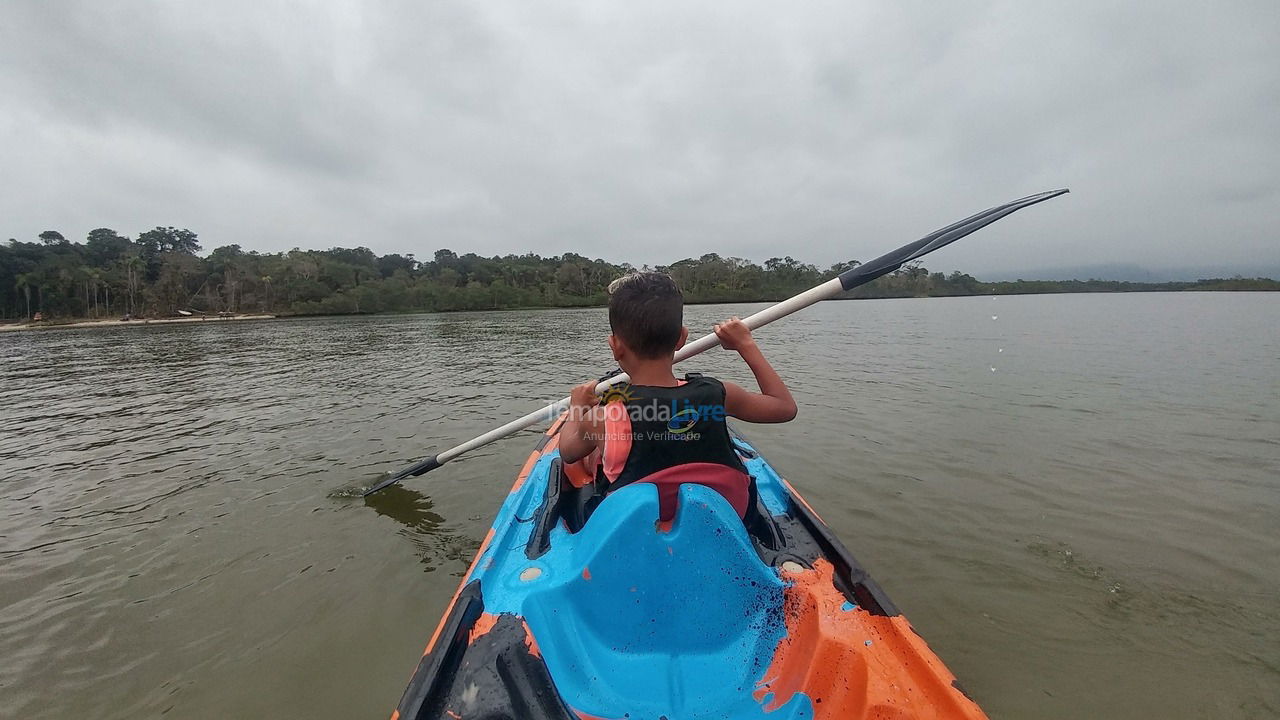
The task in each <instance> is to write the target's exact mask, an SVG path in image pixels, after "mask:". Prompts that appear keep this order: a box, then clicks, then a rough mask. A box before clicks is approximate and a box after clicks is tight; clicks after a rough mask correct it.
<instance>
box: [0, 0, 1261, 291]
mask: <svg viewBox="0 0 1280 720" xmlns="http://www.w3.org/2000/svg"><path fill="white" fill-rule="evenodd" d="M0 172H2V173H3V178H4V179H3V184H2V186H0V187H2V189H0V221H2V222H0V237H4V238H7V237H15V238H18V239H22V240H33V239H35V236H36V235H37V234H38V233H39V232H40V231H42V230H46V229H57V230H60V231H61V232H63V233H64V234H66V235H67V236H68V237H70V238H73V239H80V240H83V237H84V235H85V233H86V232H87V231H88V230H90V229H91V228H95V227H104V226H105V227H110V228H114V229H116V230H117V231H119V232H121V233H124V234H127V235H129V236H136V235H137V234H138V233H139V232H141V231H143V230H146V229H148V228H150V227H154V226H156V225H176V226H179V227H189V228H191V229H192V230H194V231H196V232H197V233H199V235H200V239H201V241H202V243H203V244H204V246H205V249H206V250H210V249H212V248H214V247H216V246H219V245H225V244H231V243H238V244H240V245H241V246H243V247H244V248H246V249H255V250H261V251H277V250H284V249H288V248H291V247H295V246H299V247H303V248H326V247H330V246H334V245H342V246H356V245H365V246H367V247H370V248H372V249H373V250H375V251H376V252H379V253H387V252H402V253H415V254H417V255H418V257H420V258H423V259H426V258H429V256H430V255H431V254H432V252H434V251H435V250H436V249H437V248H441V247H448V248H452V249H453V250H455V251H457V252H459V253H465V252H476V253H480V254H484V255H492V254H505V253H523V252H529V251H532V252H537V253H540V254H543V255H553V254H559V253H562V252H569V251H571V252H578V253H581V254H584V255H588V256H591V257H604V258H606V259H608V260H612V261H616V262H623V261H625V262H631V263H635V264H637V265H639V264H642V263H663V264H665V263H668V262H672V261H674V260H678V259H680V258H683V257H689V256H694V257H696V256H698V255H702V254H703V253H707V252H717V253H720V254H722V255H734V256H741V257H746V258H750V259H752V260H756V261H761V260H764V259H766V258H768V257H772V256H778V255H786V254H789V255H792V256H794V257H795V258H797V259H799V260H802V261H804V262H812V263H815V264H818V265H821V266H826V265H830V264H831V263H833V262H836V261H838V260H842V259H850V258H855V259H861V260H866V259H869V258H871V257H874V256H876V255H879V254H881V253H882V252H884V251H886V250H889V249H892V248H893V247H896V246H898V245H901V244H903V243H905V242H908V241H910V240H914V239H916V238H917V237H919V236H921V235H923V234H925V233H927V232H929V231H931V230H933V229H935V228H937V227H939V226H942V225H945V224H948V223H950V222H952V221H954V220H957V219H959V218H961V217H963V216H965V215H968V214H971V213H973V212H976V211H978V210H981V209H984V208H986V207H989V206H991V205H995V204H999V203H1001V202H1004V201H1007V200H1011V199H1013V198H1016V197H1020V196H1022V195H1027V194H1030V193H1033V192H1037V191H1041V190H1047V189H1052V188H1057V187H1070V188H1071V189H1072V194H1071V195H1068V196H1066V197H1064V198H1059V199H1057V200H1053V201H1051V202H1049V203H1047V204H1044V205H1040V206H1036V207H1035V208H1032V209H1029V210H1024V211H1023V212H1021V213H1019V214H1017V215H1014V216H1013V217H1011V218H1009V219H1007V220H1004V221H1002V222H1001V223H999V224H997V225H995V226H992V227H991V228H989V229H987V230H983V231H982V232H980V233H978V234H976V235H974V236H972V237H970V238H967V239H965V240H963V241H961V242H960V243H957V244H956V245H954V246H951V247H949V248H947V249H946V250H943V251H940V252H939V253H938V254H937V255H935V256H933V257H931V258H929V261H928V263H927V264H928V265H929V266H930V267H931V268H933V269H940V270H950V269H953V268H960V269H964V270H968V271H973V272H976V273H979V274H981V273H999V272H1005V271H1012V270H1021V269H1029V268H1046V267H1063V266H1080V265H1096V264H1102V263H1135V264H1140V265H1144V266H1147V267H1155V268H1163V267H1179V266H1215V267H1216V266H1224V265H1234V266H1241V267H1249V266H1276V265H1280V2H1277V0H1258V1H1257V2H1251V1H1248V0H1232V1H1228V2H1216V3H1169V2H1115V1H1114V0H1108V1H1107V2H1070V3H1068V2H1043V3H1039V2H969V3H934V2H902V1H900V0H893V1H884V2H831V3H818V2H814V3H777V2H768V3H755V2H742V1H740V0H735V1H734V2H722V3H714V2H672V3H665V2H644V3H636V2H629V3H601V2H580V3H552V2H528V1H527V0H521V1H518V2H489V1H486V2H474V1H466V2H462V1H459V2H453V1H452V0H446V1H444V2H439V1H437V2H420V1H415V2H394V3H393V2H329V3H307V2H290V3H276V2H263V1H262V0H253V1H251V2H229V1H226V0H220V1H219V2H215V3H197V2H183V3H179V2H154V3H144V2H101V1H100V0H91V1H86V2H66V1H59V2H46V1H44V0H31V1H25V0H6V1H5V2H3V4H0Z"/></svg>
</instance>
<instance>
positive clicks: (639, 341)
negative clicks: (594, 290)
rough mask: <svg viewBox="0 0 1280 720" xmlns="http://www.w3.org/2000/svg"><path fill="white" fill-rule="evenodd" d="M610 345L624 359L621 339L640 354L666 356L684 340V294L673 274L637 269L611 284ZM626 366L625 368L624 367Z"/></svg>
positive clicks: (628, 347) (648, 358)
mask: <svg viewBox="0 0 1280 720" xmlns="http://www.w3.org/2000/svg"><path fill="white" fill-rule="evenodd" d="M609 327H610V328H611V329H612V330H613V338H611V339H610V342H609V344H610V346H612V347H613V354H614V357H615V358H618V359H619V360H621V355H622V353H621V352H620V351H621V350H622V348H619V347H618V346H617V344H616V341H619V340H620V341H621V343H622V345H624V346H625V349H626V350H629V351H630V352H631V354H633V355H635V356H636V357H637V358H640V359H645V360H654V359H657V358H665V357H668V356H670V355H671V353H673V352H675V350H676V349H677V348H679V347H680V345H682V344H683V343H684V340H685V337H686V336H687V335H688V331H687V330H685V328H684V296H683V295H681V294H680V288H678V287H676V281H675V280H672V279H671V276H670V275H667V274H666V273H660V272H637V273H631V274H630V275H624V276H622V277H620V278H618V279H617V280H614V281H613V283H612V284H610V285H609ZM624 369H625V368H624Z"/></svg>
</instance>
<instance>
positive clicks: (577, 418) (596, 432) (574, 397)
mask: <svg viewBox="0 0 1280 720" xmlns="http://www.w3.org/2000/svg"><path fill="white" fill-rule="evenodd" d="M599 403H600V400H599V398H597V397H596V381H595V380H589V381H587V382H584V383H582V384H581V385H579V386H577V387H575V388H574V389H573V392H571V393H570V394H569V419H568V420H567V421H566V422H565V424H564V427H562V428H560V459H561V460H562V461H564V462H566V463H574V462H577V461H579V460H581V459H582V458H584V457H586V456H588V455H590V454H591V451H592V450H595V449H596V448H597V447H598V446H599V438H600V428H599V427H598V425H599V423H598V422H597V419H596V417H595V416H596V413H595V412H594V409H595V407H596V406H597V405H598V404H599Z"/></svg>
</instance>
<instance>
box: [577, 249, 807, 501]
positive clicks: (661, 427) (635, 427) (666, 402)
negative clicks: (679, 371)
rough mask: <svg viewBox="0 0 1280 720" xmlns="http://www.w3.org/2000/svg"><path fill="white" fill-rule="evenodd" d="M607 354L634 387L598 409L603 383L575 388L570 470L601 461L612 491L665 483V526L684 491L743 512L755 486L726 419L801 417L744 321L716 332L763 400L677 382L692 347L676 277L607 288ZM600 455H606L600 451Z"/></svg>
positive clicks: (649, 277)
mask: <svg viewBox="0 0 1280 720" xmlns="http://www.w3.org/2000/svg"><path fill="white" fill-rule="evenodd" d="M609 293H610V296H609V327H610V329H612V331H613V334H611V335H610V336H609V348H610V349H611V350H612V351H613V357H614V359H615V360H617V361H618V366H619V367H621V368H622V370H623V372H625V373H627V374H628V375H630V376H631V383H630V385H625V384H624V385H619V386H615V387H616V388H617V390H616V391H615V390H614V389H612V388H611V389H610V392H609V393H608V397H610V398H611V399H610V400H609V401H608V402H607V403H606V404H605V406H603V407H598V399H597V397H596V394H595V387H596V384H597V383H596V381H590V382H586V383H583V384H582V385H579V386H578V387H576V388H574V389H573V392H572V394H571V396H570V400H571V406H570V409H569V419H568V421H567V422H566V423H565V425H564V427H563V428H561V430H560V457H561V459H562V460H563V461H564V462H565V463H566V464H571V463H574V462H578V461H580V460H583V459H586V460H587V461H588V463H590V462H592V460H593V459H598V463H596V464H597V467H598V471H597V473H598V475H600V476H602V477H603V479H604V480H607V482H608V492H612V491H614V490H616V489H618V488H620V487H623V486H626V485H629V484H631V483H633V482H652V483H654V484H656V485H658V489H659V497H660V503H661V506H662V508H661V514H662V518H661V519H663V520H670V519H671V517H672V516H673V515H674V512H675V497H676V492H677V491H678V489H679V485H680V483H684V482H691V483H699V484H703V485H708V486H710V487H712V488H714V489H716V490H717V491H719V492H720V494H722V495H724V496H725V499H727V500H728V501H729V503H730V504H731V505H733V507H734V509H735V510H737V511H738V515H739V516H742V515H743V514H744V513H745V512H746V506H747V497H748V494H749V493H748V485H749V483H750V478H749V476H748V475H747V472H746V468H745V467H744V466H743V464H742V461H741V460H740V459H739V458H738V454H737V451H736V450H735V449H734V447H733V442H732V440H730V438H729V430H728V425H727V424H726V416H732V417H735V418H739V419H741V420H746V421H747V422H755V423H778V422H787V421H789V420H791V419H793V418H794V417H795V416H796V403H795V401H794V400H793V399H792V398H791V393H790V391H788V390H787V386H786V384H785V383H783V382H782V378H780V377H778V373H776V372H775V371H774V369H773V367H771V366H770V365H769V362H768V361H767V360H765V358H764V355H763V354H761V352H760V348H758V347H757V346H756V343H755V340H754V339H753V338H752V337H751V331H750V330H749V329H748V328H747V326H746V325H745V324H743V322H742V321H741V320H739V319H738V318H736V317H734V318H730V319H729V320H728V321H726V322H724V323H721V324H719V325H716V326H715V333H716V336H717V337H719V338H720V344H721V346H723V347H724V348H725V349H726V350H734V351H737V352H738V354H739V355H741V356H742V359H743V360H745V361H746V363H747V366H748V367H750V368H751V372H752V373H753V374H754V375H755V378H756V383H757V384H758V385H759V386H760V392H759V393H753V392H749V391H747V390H745V389H743V388H741V387H739V386H738V385H735V384H733V383H722V382H720V381H719V380H715V379H713V378H709V377H704V376H701V375H689V376H687V377H686V378H685V379H683V380H680V379H677V378H676V376H675V373H673V372H672V369H671V365H672V362H673V359H674V355H675V352H676V350H677V349H679V348H680V347H681V346H683V345H684V343H685V340H686V339H688V336H689V329H688V328H686V327H684V325H683V322H684V297H683V296H682V295H681V294H680V289H679V288H678V287H676V283H675V281H674V280H672V279H671V277H670V276H669V275H666V274H664V273H657V272H640V273H632V274H630V275H627V276H625V277H622V278H620V279H618V280H615V281H614V283H613V284H612V285H610V286H609ZM597 450H598V451H599V453H600V454H599V455H598V456H595V455H593V453H594V452H595V451H597Z"/></svg>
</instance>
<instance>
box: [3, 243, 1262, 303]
mask: <svg viewBox="0 0 1280 720" xmlns="http://www.w3.org/2000/svg"><path fill="white" fill-rule="evenodd" d="M200 251H201V246H200V243H199V241H198V237H197V235H196V233H194V232H192V231H191V230H188V229H185V228H181V229H180V228H174V227H157V228H154V229H152V230H148V231H146V232H144V233H141V234H140V235H138V236H137V237H136V238H132V239H131V238H128V237H126V236H123V235H120V234H119V233H117V232H116V231H114V230H111V229H109V228H98V229H95V230H91V231H90V232H89V233H88V236H87V237H86V238H85V241H84V242H72V241H70V240H68V239H67V238H66V237H64V236H63V235H62V234H61V233H59V232H57V231H55V230H47V231H45V232H43V233H40V235H39V237H38V238H37V240H36V241H34V242H20V241H18V240H14V239H10V240H9V242H8V243H7V244H5V245H0V318H4V319H9V320H15V319H29V318H31V317H33V316H34V315H35V314H36V313H40V314H41V315H42V316H43V317H44V318H113V317H121V316H126V315H130V316H135V317H167V316H173V315H176V314H179V311H185V312H193V313H208V314H212V313H270V314H292V315H322V314H350V313H379V312H422V311H449V310H486V309H504V308H520V307H574V306H589V305H601V304H604V303H605V302H606V300H607V294H606V288H607V286H608V284H609V282H610V281H612V280H613V279H614V278H616V277H618V276H619V275H622V274H624V273H626V272H629V271H632V270H635V269H636V268H635V267H634V266H632V265H629V264H626V263H623V264H614V263H609V262H605V261H604V260H599V259H595V260H592V259H588V258H586V257H583V256H581V255H577V254H574V253H566V254H564V255H558V256H554V257H542V256H539V255H535V254H533V253H526V254H524V255H504V256H495V257H481V256H479V255H476V254H474V253H467V254H465V255H458V254H457V253H455V252H453V251H452V250H437V251H436V252H435V254H434V255H433V256H432V258H431V259H430V260H426V261H420V260H418V259H416V258H415V257H414V256H413V255H412V254H406V255H401V254H395V253H393V254H389V255H377V254H375V253H374V252H373V251H372V250H369V249H368V248H365V247H357V248H332V249H329V250H301V249H298V248H294V249H292V250H289V251H287V252H280V253H259V252H256V251H252V250H250V251H245V250H244V249H242V248H241V247H240V246H239V245H226V246H223V247H219V248H217V249H215V250H213V251H212V252H210V253H209V254H208V255H206V256H203V257H201V256H200V255H198V253H199V252H200ZM858 264H859V263H858V261H856V260H850V261H847V262H843V263H837V264H836V265H833V266H831V267H829V268H819V267H817V266H814V265H810V264H806V263H801V262H799V261H797V260H795V259H794V258H792V257H789V256H787V257H780V258H779V257H775V258H770V259H768V260H766V261H765V262H764V263H763V264H756V263H753V262H750V261H748V260H745V259H743V258H737V257H721V256H720V255H717V254H715V253H709V254H706V255H703V256H701V257H699V258H696V259H695V258H688V259H684V260H680V261H679V262H676V263H673V264H671V265H665V266H658V267H656V268H653V269H656V270H661V271H664V272H668V273H670V274H671V275H672V276H673V277H674V278H675V280H676V282H677V283H678V284H679V285H680V287H681V288H682V289H683V291H684V293H685V298H686V300H687V301H688V302H690V303H706V302H751V301H764V300H780V299H782V298H785V297H789V296H791V295H794V294H795V293H797V292H800V291H801V290H804V289H806V288H809V287H812V286H813V285H816V284H818V283H819V282H821V281H823V280H825V279H827V278H830V277H831V276H832V275H834V274H836V273H839V272H841V271H843V270H846V269H848V268H850V267H854V266H856V265H858ZM1190 289H1200V290H1280V283H1277V282H1276V281H1274V280H1267V279H1262V278H1258V279H1245V278H1232V279H1213V280H1199V281H1196V282H1170V283H1131V282H1113V281H1103V280H1067V281H1023V280H1018V281H1014V282H995V283H991V282H982V281H980V280H978V279H976V278H974V277H973V276H971V275H969V274H967V273H961V272H959V271H956V272H952V273H950V274H944V273H941V272H930V271H929V270H928V269H926V268H925V267H923V266H921V265H919V264H915V265H910V266H907V267H903V268H902V269H900V270H898V271H897V272H894V273H891V274H889V275H886V276H884V277H882V278H879V279H878V280H876V281H874V282H872V283H869V284H867V285H864V286H862V287H859V288H856V289H854V290H853V291H852V292H851V293H849V294H848V295H849V297H855V298H888V297H923V296H957V295H979V294H989V293H998V294H1024V293H1056V292H1138V291H1152V290H1190Z"/></svg>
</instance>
